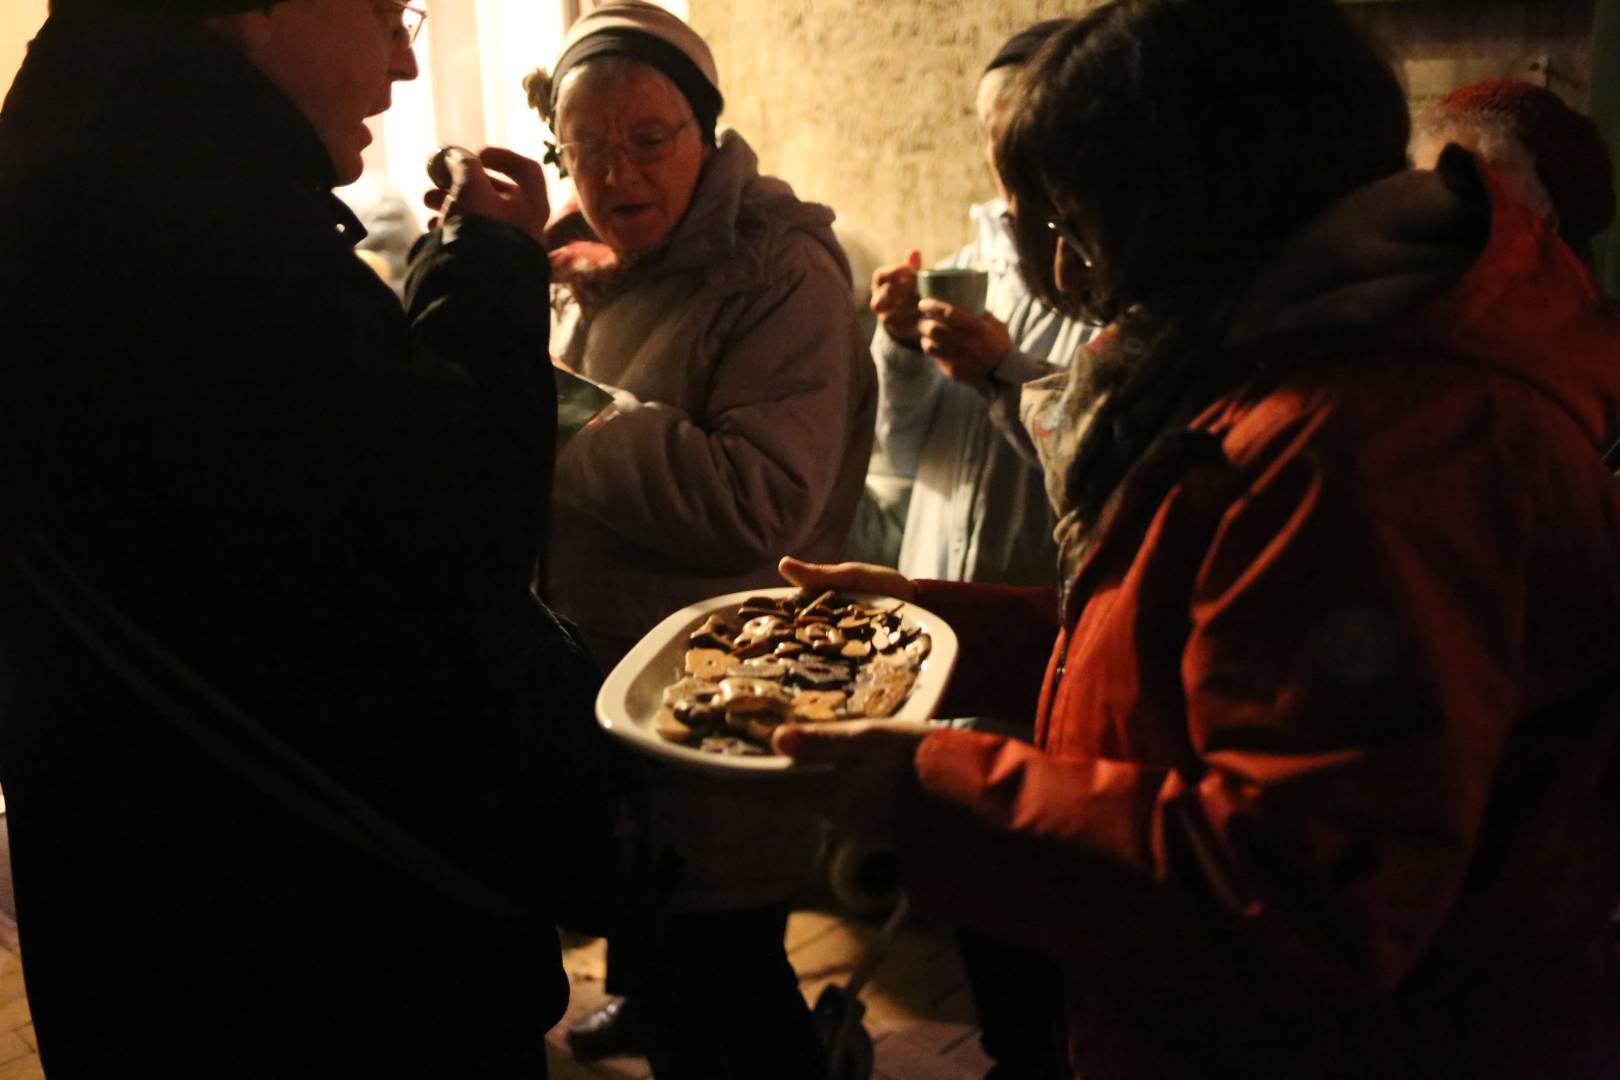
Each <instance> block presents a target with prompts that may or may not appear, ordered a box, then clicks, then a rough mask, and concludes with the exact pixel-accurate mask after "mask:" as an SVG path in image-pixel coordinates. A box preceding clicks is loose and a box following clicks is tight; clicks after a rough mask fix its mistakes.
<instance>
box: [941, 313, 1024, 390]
mask: <svg viewBox="0 0 1620 1080" xmlns="http://www.w3.org/2000/svg"><path fill="white" fill-rule="evenodd" d="M918 308H919V312H920V315H921V320H920V322H919V323H918V332H919V335H920V339H921V345H922V351H923V352H924V353H926V354H928V355H929V356H930V357H932V358H933V360H934V363H935V364H937V365H938V366H939V369H940V370H941V371H943V372H944V373H945V374H946V375H948V376H949V377H951V378H952V379H955V380H957V381H958V382H964V383H978V382H983V381H984V380H985V379H987V378H989V377H990V373H991V372H992V371H994V370H995V368H996V365H997V364H999V363H1001V361H1002V358H1004V357H1005V356H1006V355H1007V354H1008V353H1009V352H1011V351H1012V347H1013V340H1012V335H1011V334H1009V333H1008V332H1007V327H1006V324H1005V323H1003V322H1002V321H1001V320H1000V319H998V318H996V317H995V316H994V315H991V314H989V313H985V314H978V315H976V314H974V313H973V312H971V311H969V310H967V309H966V308H960V307H957V306H955V305H954V304H948V303H946V302H945V301H943V300H924V301H922V302H921V304H919V305H918Z"/></svg>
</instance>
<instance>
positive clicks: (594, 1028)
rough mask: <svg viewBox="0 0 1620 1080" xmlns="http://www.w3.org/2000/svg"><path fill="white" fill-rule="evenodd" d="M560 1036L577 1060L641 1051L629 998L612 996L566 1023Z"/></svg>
mask: <svg viewBox="0 0 1620 1080" xmlns="http://www.w3.org/2000/svg"><path fill="white" fill-rule="evenodd" d="M563 1038H564V1039H565V1040H566V1041H567V1043H568V1050H569V1053H571V1054H573V1055H574V1060H575V1061H579V1062H591V1061H597V1060H599V1059H601V1058H605V1057H612V1056H613V1055H615V1054H638V1053H640V1052H641V1040H640V1039H639V1038H638V1036H637V1033H636V1030H635V1023H634V1014H633V1012H632V1010H631V1007H630V999H629V998H611V999H609V1000H608V1001H607V1002H605V1003H604V1004H602V1005H599V1006H597V1007H596V1008H594V1009H592V1010H591V1011H590V1012H588V1013H586V1014H585V1015H584V1016H582V1017H580V1018H579V1019H578V1020H575V1021H574V1022H573V1023H572V1024H569V1025H568V1030H567V1031H566V1032H565V1033H564V1034H563Z"/></svg>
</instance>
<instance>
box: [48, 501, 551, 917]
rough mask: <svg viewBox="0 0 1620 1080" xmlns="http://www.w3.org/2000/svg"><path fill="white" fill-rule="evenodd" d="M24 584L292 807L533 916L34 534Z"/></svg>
mask: <svg viewBox="0 0 1620 1080" xmlns="http://www.w3.org/2000/svg"><path fill="white" fill-rule="evenodd" d="M16 565H17V569H18V572H19V574H20V576H21V578H22V580H23V581H24V582H25V583H26V584H27V585H28V586H29V587H30V588H31V589H32V590H33V591H34V592H35V593H36V594H37V595H38V597H39V598H40V600H41V601H42V602H43V603H44V604H45V605H46V607H47V608H49V609H50V610H51V612H52V613H54V614H55V615H56V617H57V618H59V619H60V620H61V622H62V625H63V626H64V627H66V628H67V630H68V631H69V632H70V633H71V634H72V635H73V636H74V637H75V638H77V639H78V640H79V641H80V642H81V643H82V644H83V645H84V646H85V648H86V649H88V650H89V651H90V653H91V655H93V656H94V657H95V658H96V659H97V660H98V661H99V662H100V663H101V664H103V665H104V666H105V667H106V668H107V669H108V670H109V671H111V672H112V673H113V674H115V675H116V676H117V677H118V678H119V679H120V680H122V681H123V683H124V684H125V685H126V686H128V687H129V689H130V690H131V691H133V692H134V693H135V694H136V696H138V697H139V698H140V699H141V700H142V701H144V702H145V703H146V704H148V705H150V706H151V707H152V708H153V709H155V710H156V711H157V712H158V714H159V715H160V716H162V717H164V718H165V719H166V720H168V721H169V723H170V724H171V725H173V727H174V728H175V730H177V731H178V732H179V733H180V734H181V735H183V736H184V737H185V738H186V739H187V740H188V741H190V742H191V743H192V744H194V745H196V746H197V747H199V748H200V749H202V750H203V751H204V752H205V753H207V754H208V755H209V756H210V757H212V758H213V759H214V760H215V761H217V762H218V763H219V764H220V765H222V766H223V767H225V768H226V769H228V770H230V771H231V772H232V773H234V774H236V775H237V776H240V777H241V778H242V779H243V780H245V781H247V782H248V783H249V784H251V785H252V786H253V787H254V788H256V789H258V790H259V791H260V792H262V793H263V794H265V795H266V796H268V797H269V798H271V799H272V800H274V801H275V802H276V803H277V804H278V805H280V806H281V807H283V808H284V809H285V810H287V811H288V812H289V813H291V814H293V815H295V816H296V817H298V818H301V819H302V820H304V821H305V822H307V823H309V824H311V825H314V826H315V827H316V828H318V829H321V830H322V831H324V832H327V833H330V834H331V835H333V836H335V837H337V838H338V839H339V840H341V841H343V842H344V843H346V844H347V845H349V846H350V847H352V848H354V849H355V850H357V851H359V852H361V853H362V854H365V855H367V856H369V857H371V858H372V859H375V860H376V861H378V862H380V863H382V864H383V865H385V866H388V867H391V868H394V869H396V870H400V871H402V872H404V873H405V874H407V875H409V876H410V877H412V878H414V879H416V880H417V881H420V882H422V883H424V884H426V885H428V886H429V887H431V888H433V889H435V890H437V891H438V892H440V893H442V894H443V895H445V896H447V897H449V898H450V899H452V900H455V901H458V902H460V903H462V904H464V905H466V906H467V907H469V908H472V909H475V910H478V911H483V912H486V913H489V914H492V915H497V916H500V917H502V918H521V917H524V916H526V915H531V914H535V912H533V911H532V910H531V909H529V908H527V907H525V906H524V905H523V904H520V903H519V902H518V901H516V900H514V899H513V898H511V897H509V896H507V895H505V894H504V893H502V892H500V891H498V890H496V889H494V888H493V887H491V886H489V885H488V884H486V883H484V882H483V881H480V880H479V879H478V878H476V877H474V876H473V875H471V874H469V873H468V872H467V871H466V870H463V869H462V868H461V867H459V866H457V865H455V864H454V863H452V862H451V861H450V860H449V859H448V858H446V857H445V856H444V855H443V854H441V853H440V852H439V851H437V850H435V849H434V848H432V847H430V846H428V845H427V844H425V843H423V842H422V841H421V840H419V839H417V838H416V837H415V836H413V835H411V834H410V833H409V832H407V831H406V830H405V829H404V828H402V827H401V826H400V825H398V824H397V823H395V822H394V821H393V820H392V819H390V818H389V817H387V816H386V815H384V814H382V813H380V812H379V811H377V810H376V809H375V808H373V807H372V806H370V805H369V804H367V803H366V802H365V801H363V800H362V799H360V798H359V797H358V796H357V795H355V794H354V793H353V792H352V791H350V790H349V789H348V788H346V787H344V786H343V785H342V784H340V783H338V782H337V781H336V780H334V779H333V778H332V777H330V776H328V775H327V774H326V773H325V772H323V771H322V770H321V769H320V768H318V767H317V766H316V765H315V764H314V763H313V762H311V761H310V760H309V759H308V758H306V757H304V756H303V755H302V754H300V753H299V752H298V751H297V750H295V749H293V748H292V747H291V746H289V745H288V744H287V743H286V742H285V741H284V740H283V739H281V738H279V737H278V736H277V735H275V734H274V733H273V732H271V731H269V730H268V729H266V728H265V727H264V726H263V725H262V724H260V723H258V722H257V721H256V720H254V719H253V718H252V717H251V716H249V715H248V714H247V713H246V712H245V711H244V710H243V709H241V708H240V707H238V706H237V705H236V704H235V703H234V702H232V701H231V700H230V699H229V698H227V697H226V696H225V695H224V694H223V693H222V692H221V691H219V690H218V689H217V688H215V687H214V686H212V685H211V684H210V683H209V682H208V681H207V680H206V679H204V678H203V677H202V676H201V675H199V674H198V673H197V672H196V671H194V670H193V669H192V668H190V667H189V666H188V665H187V664H186V663H185V662H184V661H182V660H180V659H179V658H178V657H176V656H175V655H174V654H173V653H171V652H170V651H169V650H168V649H166V648H165V647H164V646H163V645H162V644H161V643H160V642H158V641H156V640H154V639H153V638H152V637H151V635H149V634H147V633H146V632H145V631H144V630H142V629H141V628H140V627H139V626H138V625H137V624H136V623H135V622H134V620H132V619H130V618H129V617H128V616H127V615H125V614H124V613H123V612H121V611H119V610H118V609H117V608H116V607H115V606H114V605H113V604H112V603H111V602H110V601H108V599H107V598H106V597H105V596H104V595H103V594H102V593H101V592H100V591H99V590H97V589H96V588H95V587H94V586H92V585H91V584H90V583H89V582H87V581H85V580H84V578H83V577H82V576H81V575H80V574H79V573H78V572H77V571H76V570H75V569H74V568H73V566H72V564H71V563H69V562H68V560H67V559H66V558H65V557H64V556H63V555H62V553H61V552H60V551H58V550H57V549H56V547H55V546H54V545H53V544H52V543H51V542H50V540H49V539H48V538H46V537H45V536H43V535H42V534H40V533H37V532H36V533H33V534H31V535H30V536H29V537H28V538H27V540H26V542H25V543H24V544H23V546H22V549H21V550H20V551H19V553H18V555H17V559H16Z"/></svg>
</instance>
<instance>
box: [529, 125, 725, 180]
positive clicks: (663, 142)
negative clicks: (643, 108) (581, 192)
mask: <svg viewBox="0 0 1620 1080" xmlns="http://www.w3.org/2000/svg"><path fill="white" fill-rule="evenodd" d="M692 124H693V121H692V120H690V119H687V120H682V121H681V122H680V123H678V124H676V125H675V126H674V127H666V126H665V125H663V124H649V125H647V126H645V127H641V128H637V129H636V130H635V131H632V132H631V133H630V138H628V139H626V140H625V141H624V142H622V143H616V142H605V141H598V140H595V139H579V140H577V141H575V142H565V143H547V144H546V150H547V153H546V160H547V161H548V162H551V163H553V164H557V165H560V166H561V167H562V170H563V175H564V176H567V175H569V174H570V173H572V174H573V175H575V176H582V175H583V176H600V175H602V174H603V173H605V172H607V171H608V169H609V168H611V167H612V165H613V157H614V155H615V154H623V155H624V156H625V158H626V160H628V161H629V162H630V164H632V165H656V164H658V163H659V162H660V161H667V160H668V159H669V157H670V155H672V154H674V153H675V141H676V140H677V139H678V138H680V135H681V132H683V131H685V130H686V129H687V128H688V127H691V126H692Z"/></svg>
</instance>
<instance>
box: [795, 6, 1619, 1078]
mask: <svg viewBox="0 0 1620 1080" xmlns="http://www.w3.org/2000/svg"><path fill="white" fill-rule="evenodd" d="M1102 88H1105V89H1106V92H1100V89H1102ZM1018 94H1019V98H1018V101H1017V103H1016V104H1015V105H1014V106H1013V107H1012V109H1011V113H1012V115H1011V117H1010V119H1009V121H1008V125H1007V127H1006V129H1005V130H1004V131H1003V132H1002V133H1001V135H1000V139H999V142H998V155H999V164H1000V166H1001V168H1002V170H1003V173H1004V175H1005V177H1006V179H1007V181H1008V184H1009V189H1010V190H1011V191H1012V193H1013V195H1014V198H1015V200H1016V205H1017V217H1018V230H1019V233H1020V240H1021V245H1022V247H1023V250H1024V254H1025V264H1026V267H1027V268H1028V272H1029V273H1030V275H1031V277H1032V279H1034V281H1035V283H1036V284H1037V285H1038V287H1039V288H1040V289H1041V291H1042V292H1043V293H1044V294H1045V295H1046V296H1047V297H1049V298H1050V299H1052V300H1053V301H1056V302H1059V303H1061V304H1063V305H1065V306H1066V308H1067V309H1068V310H1070V311H1079V312H1083V313H1085V314H1088V315H1090V316H1091V317H1093V318H1095V319H1097V320H1099V321H1107V322H1110V323H1111V324H1112V329H1111V332H1110V333H1108V334H1106V335H1104V336H1103V337H1102V338H1101V339H1100V340H1099V341H1098V342H1097V343H1095V344H1094V345H1093V346H1092V350H1093V362H1092V363H1089V364H1087V365H1083V366H1082V368H1081V370H1085V371H1087V372H1089V373H1090V375H1089V376H1088V378H1087V379H1085V380H1082V381H1077V382H1076V383H1075V384H1074V385H1072V386H1068V387H1066V388H1063V389H1062V391H1061V392H1060V393H1058V394H1056V395H1054V396H1051V397H1049V398H1048V399H1046V400H1042V399H1039V398H1031V399H1027V400H1026V406H1027V407H1026V415H1027V416H1028V419H1029V420H1030V423H1031V428H1032V432H1033V434H1034V435H1035V437H1036V440H1037V442H1038V443H1039V444H1040V446H1041V449H1042V454H1043V459H1044V461H1045V463H1046V467H1047V476H1048V485H1049V493H1050V494H1051V496H1052V498H1053V500H1054V503H1055V504H1056V506H1057V508H1058V511H1059V514H1060V518H1061V524H1060V526H1059V530H1058V540H1059V544H1060V547H1061V551H1062V553H1061V556H1060V560H1059V575H1060V577H1059V580H1060V582H1061V585H1062V589H1061V591H1054V590H1050V589H1046V590H1041V589H1035V590H1019V589H1009V588H996V587H989V586H976V585H962V584H947V583H940V582H926V581H922V582H911V581H907V580H905V579H903V578H899V577H898V576H897V575H895V574H894V573H893V572H892V571H882V570H878V569H877V568H873V567H863V566H856V565H847V564H846V565H844V566H839V567H812V566H807V565H805V564H802V563H796V562H793V561H791V560H789V561H787V562H785V563H784V567H783V570H784V574H785V575H786V576H788V577H789V578H790V580H794V581H798V582H800V583H806V582H808V583H814V584H822V583H830V584H836V585H840V586H843V587H856V588H861V587H864V588H876V589H881V590H883V591H886V592H889V593H892V594H894V595H899V596H902V597H908V598H913V599H915V600H916V602H917V603H919V604H921V605H922V606H924V607H926V608H928V609H930V610H932V611H933V612H935V613H937V614H939V615H941V616H943V617H944V618H945V619H946V620H947V621H949V622H950V623H952V624H953V625H954V626H955V627H956V628H957V630H958V633H959V635H960V638H961V642H962V654H961V660H960V662H959V671H958V675H957V678H956V682H955V685H954V686H953V689H952V693H951V695H950V700H948V701H947V702H946V703H945V704H946V708H944V709H942V710H941V714H942V715H947V716H949V715H970V714H974V713H981V712H1005V711H1006V710H1007V708H1008V707H1009V702H1011V703H1013V704H1018V703H1019V702H1022V703H1024V704H1025V705H1026V706H1027V707H1029V708H1031V709H1034V710H1035V712H1036V717H1037V731H1036V744H1035V745H1034V746H1031V745H1027V744H1023V743H1018V742H1014V741H1009V740H1005V739H1000V738H996V737H993V736H989V735H985V734H979V733H973V732H968V731H961V730H954V729H949V728H934V727H930V726H928V725H923V724H916V723H906V722H881V721H880V722H851V723H847V724H838V725H822V726H818V727H797V728H785V729H783V731H782V732H781V733H779V734H778V736H777V746H778V748H779V749H780V750H782V751H783V752H785V753H788V754H790V755H792V756H793V757H795V758H798V759H800V760H805V761H830V762H834V763H836V764H838V765H839V766H840V770H839V775H838V776H837V778H836V787H837V790H838V792H839V794H840V796H841V797H842V798H843V800H844V805H843V806H842V808H841V811H842V813H843V815H844V816H845V818H846V819H847V820H848V821H850V822H852V823H858V824H861V825H864V826H865V827H866V828H868V829H870V830H872V831H875V832H879V833H884V834H886V835H888V836H889V837H890V838H891V839H892V840H893V841H894V842H895V844H896V846H897V848H898V850H899V852H900V854H901V858H902V862H903V866H904V872H905V874H906V876H907V880H908V883H909V888H910V889H911V891H912V894H913V896H914V897H915V898H916V899H917V901H918V902H919V903H920V904H925V905H927V906H930V907H932V908H933V909H934V910H935V911H937V912H939V913H940V914H941V915H943V916H945V917H947V918H949V919H950V920H952V921H953V922H954V923H956V924H958V925H968V926H976V927H979V928H982V929H984V930H987V931H990V932H992V933H995V934H998V935H1001V936H1004V937H1007V938H1010V939H1014V940H1020V941H1023V942H1026V943H1029V944H1031V945H1034V946H1036V947H1038V948H1042V949H1045V950H1048V951H1050V952H1051V953H1053V954H1054V955H1056V956H1057V957H1059V958H1060V959H1061V961H1062V962H1063V964H1064V967H1065V969H1066V972H1067V979H1068V1020H1069V1038H1070V1054H1071V1061H1072V1064H1073V1067H1074V1070H1075V1074H1076V1076H1086V1077H1154V1078H1165V1077H1194V1076H1197V1077H1204V1076H1244V1077H1267V1078H1272V1077H1312V1078H1320V1077H1340V1076H1343V1077H1372V1076H1376V1077H1391V1076H1397V1077H1399V1076H1412V1077H1419V1076H1421V1077H1426V1078H1427V1077H1447V1076H1456V1077H1481V1076H1489V1077H1496V1076H1501V1077H1509V1076H1512V1077H1520V1076H1531V1075H1535V1076H1555V1077H1582V1078H1585V1077H1600V1076H1620V1037H1617V1035H1620V1023H1617V1020H1616V1017H1617V1014H1620V1010H1617V1007H1616V1002H1617V991H1616V987H1617V981H1616V975H1615V972H1616V963H1615V952H1614V945H1613V941H1612V938H1611V936H1610V933H1609V929H1608V914H1609V912H1610V910H1612V908H1613V906H1614V903H1615V901H1616V899H1617V897H1620V812H1617V811H1620V751H1617V748H1616V742H1615V740H1616V736H1617V734H1620V498H1617V495H1616V492H1615V490H1614V487H1613V484H1612V483H1611V481H1610V478H1609V470H1608V469H1607V467H1606V466H1605V465H1604V462H1603V454H1604V451H1605V449H1606V448H1607V447H1608V446H1609V445H1610V444H1611V443H1612V442H1613V441H1614V438H1615V433H1616V430H1617V427H1620V321H1617V320H1616V317H1615V316H1614V315H1613V314H1612V313H1610V312H1608V311H1606V310H1605V308H1604V306H1603V304H1602V303H1601V301H1600V299H1599V298H1598V296H1597V295H1596V294H1595V293H1594V291H1593V288H1592V285H1591V283H1590V279H1589V278H1588V276H1587V275H1586V274H1585V273H1584V272H1583V271H1582V269H1581V266H1580V264H1579V261H1578V260H1577V259H1576V257H1575V256H1574V254H1573V253H1571V251H1570V250H1569V249H1568V248H1567V247H1566V246H1565V245H1564V244H1563V242H1562V241H1560V240H1559V238H1558V236H1557V235H1556V233H1554V232H1552V231H1550V230H1549V229H1547V228H1546V227H1545V225H1544V224H1543V223H1542V222H1540V221H1539V220H1538V219H1537V217H1536V216H1535V215H1534V214H1532V213H1530V212H1529V211H1527V210H1526V209H1525V208H1524V207H1523V206H1521V205H1518V204H1517V203H1515V202H1513V201H1512V200H1511V198H1509V197H1507V196H1506V195H1505V193H1504V189H1503V188H1502V187H1501V186H1500V185H1499V184H1497V183H1496V181H1495V180H1494V179H1493V177H1492V176H1491V175H1490V174H1489V173H1488V172H1487V171H1485V170H1484V169H1483V168H1482V167H1481V166H1479V165H1478V164H1477V163H1476V162H1475V160H1474V159H1473V158H1471V157H1469V156H1468V155H1467V154H1465V153H1463V152H1461V151H1459V150H1451V151H1448V152H1447V153H1446V154H1444V155H1442V158H1441V160H1440V162H1439V163H1438V165H1437V167H1436V169H1434V170H1433V171H1412V170H1408V169H1407V168H1406V166H1405V162H1404V148H1405V145H1406V135H1407V120H1406V111H1405V105H1404V101H1403V99H1402V96H1401V92H1400V89H1399V87H1398V85H1397V83H1396V81H1395V79H1394V77H1393V75H1392V74H1391V73H1390V71H1389V69H1388V67H1387V65H1386V64H1385V63H1384V62H1383V61H1382V60H1381V59H1380V58H1379V57H1378V56H1377V54H1376V53H1375V52H1374V51H1373V50H1372V49H1371V48H1370V47H1369V46H1368V45H1366V44H1365V43H1364V42H1363V41H1361V40H1360V39H1359V38H1358V37H1357V36H1356V35H1355V34H1354V33H1353V32H1352V31H1351V29H1350V28H1349V26H1348V25H1347V23H1346V22H1345V20H1344V18H1343V16H1342V15H1341V14H1340V13H1339V12H1338V11H1337V10H1336V9H1335V8H1334V7H1333V5H1332V4H1331V3H1329V2H1328V0H1286V2H1284V0H1277V2H1268V3H1256V2H1255V0H1117V2H1115V3H1110V4H1107V5H1105V6H1103V7H1102V8H1099V9H1097V10H1095V11H1094V12H1093V13H1091V14H1090V15H1088V16H1087V17H1086V18H1084V19H1082V20H1080V21H1079V22H1078V23H1077V25H1076V26H1075V27H1074V28H1073V29H1071V30H1069V31H1066V32H1065V33H1064V34H1062V35H1061V36H1060V37H1058V38H1057V39H1055V40H1054V41H1053V42H1052V43H1051V44H1050V45H1049V46H1048V47H1047V48H1046V49H1045V50H1044V51H1043V52H1042V54H1041V55H1040V56H1039V57H1038V58H1037V59H1036V60H1035V61H1034V62H1033V63H1032V65H1031V66H1030V68H1029V69H1028V71H1027V72H1026V75H1025V76H1024V78H1023V79H1022V82H1021V85H1020V87H1019V90H1018ZM1048 223H1050V225H1048ZM1054 237H1055V238H1056V244H1055V247H1056V250H1055V252H1054V251H1053V246H1054V244H1053V239H1052V238H1054ZM1030 406H1032V407H1030ZM1054 638H1055V639H1056V644H1055V646H1054V644H1053V639H1054ZM1043 665H1044V676H1043V675H1042V668H1043Z"/></svg>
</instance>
